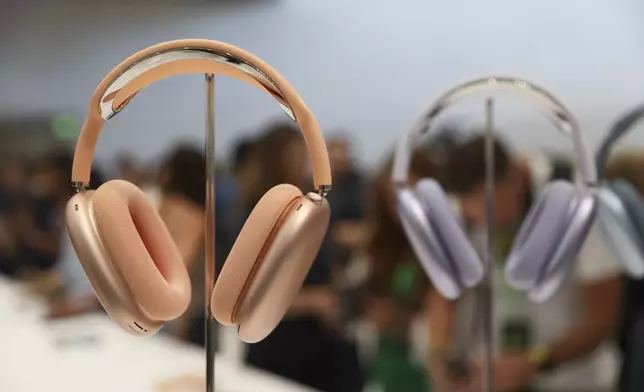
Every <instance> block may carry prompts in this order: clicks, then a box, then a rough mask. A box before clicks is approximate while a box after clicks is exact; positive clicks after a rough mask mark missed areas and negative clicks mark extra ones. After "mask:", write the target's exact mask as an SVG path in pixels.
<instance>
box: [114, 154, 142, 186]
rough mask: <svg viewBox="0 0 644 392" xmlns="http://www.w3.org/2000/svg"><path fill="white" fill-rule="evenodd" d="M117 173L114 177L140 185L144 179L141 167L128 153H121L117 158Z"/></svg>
mask: <svg viewBox="0 0 644 392" xmlns="http://www.w3.org/2000/svg"><path fill="white" fill-rule="evenodd" d="M117 170H118V174H117V176H116V178H119V179H121V180H125V181H128V182H131V183H132V184H134V185H137V186H140V185H141V184H142V182H143V180H144V179H145V172H144V170H143V168H142V167H141V166H140V165H139V164H138V163H137V162H136V160H135V159H134V157H132V156H130V155H121V157H120V158H119V160H118V169H117Z"/></svg>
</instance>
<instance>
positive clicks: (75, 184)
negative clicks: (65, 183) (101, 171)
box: [71, 181, 87, 193]
mask: <svg viewBox="0 0 644 392" xmlns="http://www.w3.org/2000/svg"><path fill="white" fill-rule="evenodd" d="M71 186H72V188H74V189H75V190H76V193H80V192H84V191H86V190H87V184H85V183H84V182H82V181H72V183H71Z"/></svg>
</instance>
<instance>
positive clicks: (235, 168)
mask: <svg viewBox="0 0 644 392" xmlns="http://www.w3.org/2000/svg"><path fill="white" fill-rule="evenodd" d="M256 146H257V141H256V140H255V139H254V138H251V137H246V138H243V139H241V140H239V141H238V142H237V143H236V144H235V147H234V149H233V153H232V160H231V170H232V172H233V173H237V172H239V170H241V169H242V168H243V167H244V166H245V165H246V164H247V163H248V162H249V160H250V158H251V156H252V155H253V153H255V149H256Z"/></svg>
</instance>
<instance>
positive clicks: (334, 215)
mask: <svg viewBox="0 0 644 392" xmlns="http://www.w3.org/2000/svg"><path fill="white" fill-rule="evenodd" d="M327 148H328V150H329V159H330V160H331V170H332V173H333V192H331V193H329V203H330V204H331V205H332V206H333V208H332V209H331V224H330V227H329V230H330V231H331V239H332V245H333V248H334V249H333V259H334V263H336V264H340V265H344V264H346V262H347V261H348V260H349V259H350V257H351V252H352V250H353V249H355V248H356V247H358V246H360V245H361V243H363V242H364V236H363V235H362V234H363V233H364V232H365V230H364V221H363V219H364V215H365V214H364V210H365V208H364V204H365V194H364V187H365V185H364V181H363V179H362V175H361V173H360V172H359V171H358V169H357V168H356V167H355V164H354V163H353V161H352V156H351V144H350V142H349V139H348V138H346V137H335V138H331V139H329V141H328V142H327Z"/></svg>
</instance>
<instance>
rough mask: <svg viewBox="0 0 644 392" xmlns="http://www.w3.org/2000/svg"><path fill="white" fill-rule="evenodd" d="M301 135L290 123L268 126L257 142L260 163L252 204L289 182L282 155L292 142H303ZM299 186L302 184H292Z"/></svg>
mask: <svg viewBox="0 0 644 392" xmlns="http://www.w3.org/2000/svg"><path fill="white" fill-rule="evenodd" d="M303 140H304V139H303V137H302V133H301V132H300V130H299V129H298V128H296V127H295V126H293V125H291V124H290V123H276V124H273V125H271V126H269V127H268V128H267V129H266V131H265V132H264V134H263V135H262V137H261V138H260V139H259V140H258V142H257V154H258V155H257V158H258V159H259V162H261V165H260V169H259V170H261V173H260V176H259V181H258V183H257V187H256V188H255V189H254V191H253V196H252V197H251V199H252V202H253V203H257V202H258V201H259V199H260V198H261V197H262V196H263V195H264V193H266V192H267V191H268V190H269V189H271V188H272V187H274V186H275V185H279V184H283V183H287V182H290V181H291V179H289V178H288V174H287V168H285V167H284V163H283V162H284V160H283V159H282V154H283V153H284V151H285V150H286V148H287V147H288V145H289V144H290V143H292V142H294V141H303ZM293 185H295V186H301V185H303V184H293Z"/></svg>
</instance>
